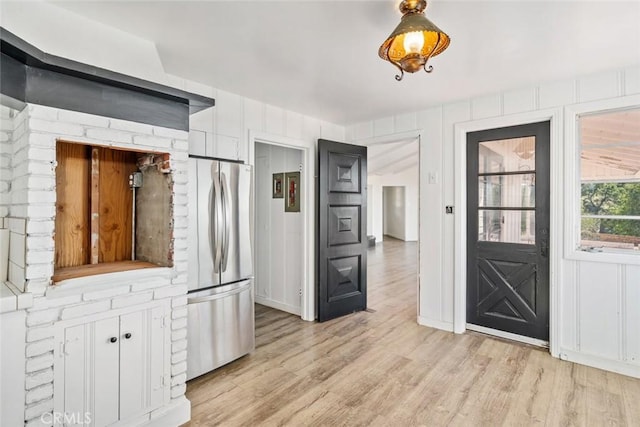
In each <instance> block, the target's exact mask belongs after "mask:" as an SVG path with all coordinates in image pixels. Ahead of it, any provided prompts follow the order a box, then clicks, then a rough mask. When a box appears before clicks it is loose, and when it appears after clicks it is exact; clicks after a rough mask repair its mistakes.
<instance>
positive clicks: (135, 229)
mask: <svg viewBox="0 0 640 427" xmlns="http://www.w3.org/2000/svg"><path fill="white" fill-rule="evenodd" d="M56 163H57V165H56V217H55V259H54V276H53V281H54V282H59V281H61V280H65V279H70V278H74V277H81V276H87V275H93V274H101V273H109V272H114V271H123V270H131V269H137V268H147V267H156V266H171V265H172V247H171V234H172V228H171V223H172V221H171V218H172V212H171V203H170V202H171V197H172V178H171V173H170V167H169V155H168V154H165V153H148V152H137V151H131V150H123V149H115V148H111V147H105V146H96V145H87V144H81V143H75V142H71V141H58V142H57V144H56ZM136 172H140V173H141V174H142V186H141V187H139V188H136V189H134V188H133V187H132V186H131V183H130V181H131V176H132V174H134V173H136Z"/></svg>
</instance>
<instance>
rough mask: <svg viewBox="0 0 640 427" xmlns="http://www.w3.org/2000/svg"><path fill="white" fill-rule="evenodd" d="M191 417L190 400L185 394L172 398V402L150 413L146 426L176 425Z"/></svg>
mask: <svg viewBox="0 0 640 427" xmlns="http://www.w3.org/2000/svg"><path fill="white" fill-rule="evenodd" d="M190 419H191V402H189V400H187V398H186V397H185V396H182V397H180V398H177V399H173V400H172V402H171V403H170V404H168V405H166V406H163V407H162V408H159V409H156V410H155V411H153V412H152V413H151V419H150V420H149V422H148V423H146V424H145V425H146V426H148V427H176V426H180V425H182V424H184V423H186V422H187V421H189V420H190Z"/></svg>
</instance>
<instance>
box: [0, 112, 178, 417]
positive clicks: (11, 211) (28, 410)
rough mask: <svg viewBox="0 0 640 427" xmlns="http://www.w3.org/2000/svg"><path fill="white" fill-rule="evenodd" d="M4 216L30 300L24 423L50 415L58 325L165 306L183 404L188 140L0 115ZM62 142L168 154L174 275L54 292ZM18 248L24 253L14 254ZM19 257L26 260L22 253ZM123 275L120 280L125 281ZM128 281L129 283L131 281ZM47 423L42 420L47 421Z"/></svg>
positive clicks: (41, 115)
mask: <svg viewBox="0 0 640 427" xmlns="http://www.w3.org/2000/svg"><path fill="white" fill-rule="evenodd" d="M0 119H1V120H2V125H3V126H2V130H0V166H1V168H0V170H1V171H2V176H1V177H0V217H3V216H10V227H12V229H13V230H14V232H15V233H16V235H18V236H23V237H24V242H23V246H22V247H21V249H20V248H17V249H16V251H15V252H16V253H15V254H14V258H15V261H16V262H14V263H13V264H14V270H15V271H14V274H13V277H14V280H15V281H16V282H18V283H14V284H15V285H16V286H18V287H19V288H21V289H23V290H24V291H27V292H31V293H32V294H33V295H34V302H33V306H32V307H31V308H29V309H28V310H27V319H26V323H27V334H26V347H25V357H26V362H25V372H26V379H25V390H26V397H25V421H26V425H41V424H40V417H41V416H42V414H44V413H47V412H51V411H52V410H53V396H54V393H60V392H62V391H61V390H54V375H55V372H54V351H55V347H56V341H55V338H54V337H55V334H56V330H57V328H58V326H57V322H59V321H61V320H66V319H77V318H82V317H86V316H91V315H93V314H95V313H100V312H103V313H104V312H108V311H112V310H117V309H121V308H123V307H132V306H135V305H141V304H146V303H149V302H150V301H153V300H157V301H167V302H169V301H170V303H169V304H167V305H170V306H171V307H172V308H171V310H172V312H171V313H169V314H168V315H167V317H168V321H169V322H171V325H170V332H168V333H170V334H171V335H170V336H171V354H169V355H167V359H166V360H167V363H168V364H170V366H169V365H168V366H167V369H168V370H169V371H170V372H171V381H170V383H169V384H170V387H171V390H170V396H171V398H172V399H180V398H183V397H184V393H185V390H186V385H185V381H186V375H185V374H184V372H185V370H186V367H185V364H186V362H185V360H186V352H185V349H186V339H185V337H186V334H187V330H186V327H187V322H186V297H185V295H186V292H187V287H186V278H187V275H186V272H187V269H188V259H187V250H186V248H187V232H186V228H187V223H188V220H187V211H188V209H187V204H188V198H187V197H186V195H187V158H188V152H187V151H188V133H187V132H184V131H178V130H174V129H167V128H162V127H154V126H150V125H145V124H140V123H132V122H127V121H123V120H116V119H111V118H108V117H101V116H94V115H91V114H84V113H78V112H73V111H65V110H60V109H56V108H51V107H44V106H39V105H28V106H27V108H25V109H24V110H23V111H22V112H20V113H12V112H10V111H8V110H7V109H4V108H3V109H1V110H0ZM58 138H61V139H65V140H69V141H74V142H79V143H85V144H98V145H106V146H111V147H116V148H124V149H136V150H142V151H145V150H148V151H154V152H157V151H161V152H166V153H169V155H170V158H171V168H172V171H171V172H172V176H173V181H174V182H173V192H174V197H173V200H174V206H173V209H172V211H173V218H172V221H171V222H172V223H173V224H174V227H175V228H174V232H173V247H174V259H175V260H176V262H175V263H174V267H172V268H163V269H158V270H153V271H151V270H149V271H148V274H146V277H143V278H138V279H135V280H131V279H130V277H131V276H128V275H127V274H126V272H123V273H115V274H112V275H110V276H109V279H108V280H103V281H100V279H96V276H94V277H87V278H79V279H73V280H72V281H70V282H68V283H63V284H60V285H57V286H55V287H54V286H52V284H51V275H52V273H53V265H54V224H55V216H54V215H55V144H56V140H57V139H58ZM18 249H20V250H19V251H18ZM18 252H21V253H18ZM119 276H120V277H122V278H119ZM128 277H129V278H128ZM45 418H46V417H45Z"/></svg>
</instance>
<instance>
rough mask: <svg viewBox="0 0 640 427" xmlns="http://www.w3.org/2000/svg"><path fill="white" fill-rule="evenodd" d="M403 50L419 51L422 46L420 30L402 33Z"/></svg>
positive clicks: (409, 51) (407, 51)
mask: <svg viewBox="0 0 640 427" xmlns="http://www.w3.org/2000/svg"><path fill="white" fill-rule="evenodd" d="M403 44H404V51H405V52H406V53H420V52H422V46H424V37H423V36H422V31H412V32H410V33H407V34H405V35H404V43H403Z"/></svg>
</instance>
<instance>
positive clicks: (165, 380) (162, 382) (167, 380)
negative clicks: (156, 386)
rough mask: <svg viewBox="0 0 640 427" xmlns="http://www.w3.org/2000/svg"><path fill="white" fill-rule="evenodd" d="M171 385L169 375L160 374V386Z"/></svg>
mask: <svg viewBox="0 0 640 427" xmlns="http://www.w3.org/2000/svg"><path fill="white" fill-rule="evenodd" d="M170 385H171V377H170V376H168V375H160V388H166V387H169V386H170Z"/></svg>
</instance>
